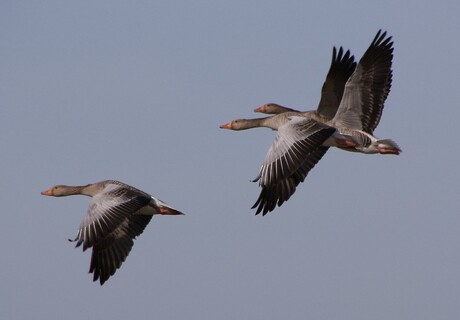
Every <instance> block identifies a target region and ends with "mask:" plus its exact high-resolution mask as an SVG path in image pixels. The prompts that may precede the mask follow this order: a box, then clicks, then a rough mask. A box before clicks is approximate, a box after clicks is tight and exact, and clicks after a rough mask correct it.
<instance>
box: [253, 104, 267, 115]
mask: <svg viewBox="0 0 460 320" xmlns="http://www.w3.org/2000/svg"><path fill="white" fill-rule="evenodd" d="M254 112H259V113H264V112H265V105H263V106H260V107H257V108H255V109H254Z"/></svg>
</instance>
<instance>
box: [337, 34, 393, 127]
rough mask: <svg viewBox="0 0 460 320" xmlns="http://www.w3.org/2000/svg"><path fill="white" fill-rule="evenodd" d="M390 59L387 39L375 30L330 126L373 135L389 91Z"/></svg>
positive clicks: (390, 45)
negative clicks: (375, 33) (373, 36)
mask: <svg viewBox="0 0 460 320" xmlns="http://www.w3.org/2000/svg"><path fill="white" fill-rule="evenodd" d="M392 59H393V42H392V41H391V37H387V36H386V32H383V33H382V32H381V31H380V30H379V32H378V33H377V35H376V36H375V38H374V40H373V41H372V43H371V45H370V46H369V48H368V49H367V50H366V52H365V53H364V55H363V57H362V58H361V60H360V61H359V63H358V66H357V67H356V70H355V71H354V72H353V74H352V75H351V77H350V78H349V79H348V81H347V83H346V85H345V91H344V93H343V97H342V100H341V102H340V106H339V109H338V110H337V113H336V115H335V117H334V118H333V120H332V124H333V125H334V126H336V127H344V128H349V129H357V130H363V131H365V132H368V133H370V134H372V133H373V131H374V129H375V128H376V127H377V125H378V124H379V122H380V118H381V116H382V111H383V106H384V103H385V100H386V98H387V97H388V94H389V92H390V88H391V81H392V70H391V66H392Z"/></svg>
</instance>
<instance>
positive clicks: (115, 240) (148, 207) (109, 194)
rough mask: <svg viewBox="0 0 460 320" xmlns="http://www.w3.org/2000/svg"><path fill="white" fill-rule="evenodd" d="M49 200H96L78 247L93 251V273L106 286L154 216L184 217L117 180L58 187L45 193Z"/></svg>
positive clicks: (91, 270) (92, 205)
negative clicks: (68, 198) (51, 198)
mask: <svg viewBox="0 0 460 320" xmlns="http://www.w3.org/2000/svg"><path fill="white" fill-rule="evenodd" d="M41 194H42V195H45V196H53V197H65V196H71V195H84V196H89V197H92V200H91V203H90V205H89V208H88V212H87V213H86V215H85V217H84V218H83V220H82V222H81V224H80V228H79V230H78V233H77V236H76V238H75V239H74V240H69V241H76V247H79V246H80V245H82V244H83V251H85V250H86V249H88V248H92V249H93V250H92V254H91V263H90V268H89V273H93V274H94V276H93V281H97V280H98V279H99V281H100V284H101V285H103V284H104V282H105V281H107V280H108V279H109V278H110V276H113V275H114V274H115V272H116V271H117V269H119V268H120V267H121V264H122V263H123V262H124V261H125V259H126V257H127V256H128V254H129V252H130V251H131V248H132V247H133V244H134V243H133V240H134V239H135V238H136V237H137V236H139V235H140V234H141V233H142V232H143V231H144V229H145V227H146V226H147V224H148V223H149V222H150V220H151V219H152V216H153V215H156V214H163V215H182V214H183V213H182V212H180V211H178V210H176V209H174V208H172V207H170V206H168V205H167V204H166V203H164V202H163V201H161V200H159V199H157V198H155V197H153V196H151V195H150V194H148V193H146V192H144V191H141V190H139V189H136V188H134V187H132V186H130V185H127V184H125V183H122V182H120V181H116V180H104V181H101V182H97V183H93V184H87V185H85V186H65V185H57V186H54V187H52V188H50V189H47V190H45V191H42V192H41Z"/></svg>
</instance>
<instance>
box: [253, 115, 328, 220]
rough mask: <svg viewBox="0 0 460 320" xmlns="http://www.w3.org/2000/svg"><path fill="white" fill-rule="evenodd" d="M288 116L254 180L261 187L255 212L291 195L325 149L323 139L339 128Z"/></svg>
mask: <svg viewBox="0 0 460 320" xmlns="http://www.w3.org/2000/svg"><path fill="white" fill-rule="evenodd" d="M289 119H290V120H289V121H288V122H287V123H286V124H284V125H282V126H281V127H280V128H279V129H278V134H277V136H276V138H275V141H274V142H273V144H272V146H271V147H270V149H269V150H268V153H267V156H266V158H265V161H264V163H263V164H262V167H261V168H260V171H259V175H258V177H257V178H256V180H255V181H259V185H260V186H261V187H262V190H261V193H260V196H259V198H258V199H257V201H256V203H255V204H254V206H253V208H256V207H257V212H256V214H258V213H260V212H263V215H265V214H266V213H267V212H269V211H272V210H273V209H274V208H275V206H276V204H278V206H280V205H281V204H282V203H283V202H284V201H286V200H288V199H289V198H290V197H291V195H292V194H293V193H294V192H295V189H296V186H297V185H298V184H299V183H300V182H302V181H303V180H304V179H305V177H306V176H307V174H308V172H309V171H310V170H311V169H312V168H313V167H314V166H315V164H316V163H317V162H318V161H319V160H320V159H321V157H322V156H323V155H324V154H325V153H326V151H327V148H324V147H321V145H322V143H323V142H324V141H325V140H326V139H327V138H329V137H330V136H331V135H332V134H333V133H334V132H335V131H336V130H335V129H334V128H331V127H329V126H326V125H324V124H321V123H319V122H317V121H315V120H313V119H311V118H308V117H301V116H291V117H289Z"/></svg>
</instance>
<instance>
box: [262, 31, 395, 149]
mask: <svg viewBox="0 0 460 320" xmlns="http://www.w3.org/2000/svg"><path fill="white" fill-rule="evenodd" d="M339 53H340V52H339ZM347 54H348V51H347ZM337 57H338V58H337ZM337 57H336V56H335V48H334V52H333V58H332V64H331V68H330V70H329V72H328V75H327V78H326V81H325V83H324V85H323V89H322V94H321V100H320V103H319V106H318V109H317V110H316V111H305V112H300V111H297V110H295V109H291V108H286V107H283V106H280V105H278V104H275V103H268V104H265V105H262V106H260V107H258V108H256V109H254V111H255V112H260V113H265V114H280V113H284V112H291V113H292V112H296V113H300V114H303V115H307V116H310V117H312V118H314V119H316V120H317V121H320V122H322V123H325V124H327V125H329V126H332V127H335V128H337V129H338V131H339V132H340V133H342V134H346V135H350V136H353V137H354V138H355V139H356V140H357V141H358V142H359V143H358V145H357V146H355V147H352V148H350V147H346V148H343V149H344V150H347V151H353V152H360V153H365V154H375V153H380V154H393V155H398V154H400V152H401V148H400V147H399V146H398V144H397V143H396V142H394V141H393V140H391V139H379V138H377V137H375V136H374V135H373V132H374V130H375V128H376V127H377V125H378V124H379V122H380V119H381V116H382V112H383V107H384V103H385V100H386V98H387V97H388V94H389V92H390V88H391V81H392V70H391V65H392V58H393V42H392V41H391V37H386V32H383V33H382V32H381V30H379V31H378V33H377V35H376V36H375V38H374V40H373V41H372V43H371V45H370V46H369V48H368V49H367V50H366V52H365V53H364V55H363V57H362V58H361V60H360V61H359V63H358V65H357V66H356V64H355V63H354V62H353V61H352V57H351V58H349V59H347V60H346V59H345V57H346V55H345V56H344V57H343V58H342V59H339V58H340V55H338V56H337ZM341 60H343V61H344V63H343V64H342V65H341V66H342V68H338V67H337V65H338V63H340V62H341ZM339 65H340V64H339ZM343 66H346V67H348V68H344V67H343ZM350 71H351V73H350ZM344 80H345V81H344ZM327 88H329V89H327ZM332 88H334V90H332ZM338 97H339V99H337V98H338Z"/></svg>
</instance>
